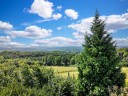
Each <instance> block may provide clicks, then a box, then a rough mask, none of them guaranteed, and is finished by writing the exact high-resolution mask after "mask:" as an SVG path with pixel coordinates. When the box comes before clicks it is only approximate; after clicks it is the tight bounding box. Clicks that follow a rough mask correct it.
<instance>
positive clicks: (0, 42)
mask: <svg viewBox="0 0 128 96" xmlns="http://www.w3.org/2000/svg"><path fill="white" fill-rule="evenodd" d="M0 46H1V47H0V48H23V47H24V48H25V47H27V46H26V45H25V44H21V43H18V42H13V41H11V37H10V36H0Z"/></svg>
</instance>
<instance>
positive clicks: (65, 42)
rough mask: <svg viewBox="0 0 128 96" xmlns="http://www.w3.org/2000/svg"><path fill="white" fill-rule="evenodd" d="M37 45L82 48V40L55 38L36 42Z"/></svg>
mask: <svg viewBox="0 0 128 96" xmlns="http://www.w3.org/2000/svg"><path fill="white" fill-rule="evenodd" d="M35 44H38V45H41V46H81V44H82V41H81V40H75V39H71V38H65V37H54V38H49V39H42V40H35Z"/></svg>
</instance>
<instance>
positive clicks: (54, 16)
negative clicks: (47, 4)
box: [53, 13, 62, 20]
mask: <svg viewBox="0 0 128 96" xmlns="http://www.w3.org/2000/svg"><path fill="white" fill-rule="evenodd" d="M61 17H62V15H61V14H60V13H57V14H53V19H54V20H58V19H60V18H61Z"/></svg>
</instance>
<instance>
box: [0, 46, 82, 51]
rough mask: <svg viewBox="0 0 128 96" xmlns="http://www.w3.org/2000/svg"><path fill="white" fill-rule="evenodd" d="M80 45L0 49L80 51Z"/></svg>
mask: <svg viewBox="0 0 128 96" xmlns="http://www.w3.org/2000/svg"><path fill="white" fill-rule="evenodd" d="M82 49H83V48H82V46H67V47H39V48H15V49H14V48H13V49H12V48H0V51H5V50H11V51H12V50H14V51H78V52H79V51H81V50H82Z"/></svg>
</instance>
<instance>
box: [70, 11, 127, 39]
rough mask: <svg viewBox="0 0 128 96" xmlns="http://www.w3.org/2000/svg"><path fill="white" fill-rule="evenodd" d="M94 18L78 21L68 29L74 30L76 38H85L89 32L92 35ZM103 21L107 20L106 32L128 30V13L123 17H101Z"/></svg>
mask: <svg viewBox="0 0 128 96" xmlns="http://www.w3.org/2000/svg"><path fill="white" fill-rule="evenodd" d="M93 18H94V17H89V18H85V19H82V20H80V21H78V22H77V23H76V24H71V25H69V26H68V27H69V28H72V29H74V30H75V31H76V32H74V33H73V35H74V37H75V38H83V37H84V34H85V33H86V32H87V33H89V34H91V31H90V27H91V22H92V21H93ZM100 18H101V19H102V20H106V30H107V31H108V32H109V33H113V32H117V30H121V29H127V28H128V13H124V14H122V15H110V16H100Z"/></svg>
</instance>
